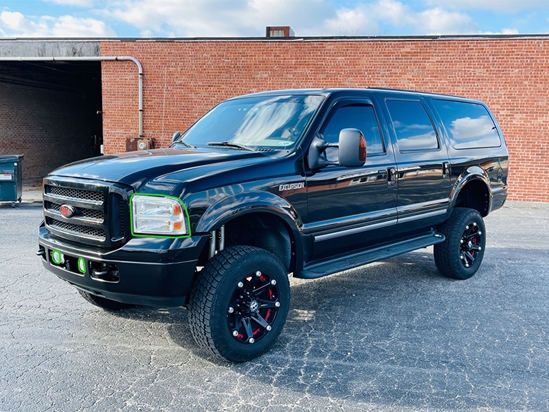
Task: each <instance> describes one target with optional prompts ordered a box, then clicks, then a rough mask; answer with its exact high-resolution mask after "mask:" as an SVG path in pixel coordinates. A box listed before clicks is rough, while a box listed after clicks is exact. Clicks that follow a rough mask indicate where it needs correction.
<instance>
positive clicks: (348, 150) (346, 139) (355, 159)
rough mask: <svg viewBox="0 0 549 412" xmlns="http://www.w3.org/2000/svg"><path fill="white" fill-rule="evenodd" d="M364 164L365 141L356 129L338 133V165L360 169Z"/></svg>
mask: <svg viewBox="0 0 549 412" xmlns="http://www.w3.org/2000/svg"><path fill="white" fill-rule="evenodd" d="M364 163H366V139H364V135H363V134H362V132H361V131H360V130H358V129H343V130H342V131H341V132H339V165H340V166H343V167H360V166H363V165H364Z"/></svg>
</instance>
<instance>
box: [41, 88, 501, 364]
mask: <svg viewBox="0 0 549 412" xmlns="http://www.w3.org/2000/svg"><path fill="white" fill-rule="evenodd" d="M507 170H508V153H507V148H506V146H505V141H504V139H503V135H502V133H501V130H500V128H499V126H498V124H497V122H496V120H495V119H494V116H493V115H492V114H491V112H490V110H489V109H488V108H487V107H486V105H485V104H484V103H482V102H479V101H474V100H468V99H463V98H459V97H452V96H445V95H436V94H428V93H417V92H409V91H400V90H386V89H364V90H355V89H322V90H284V91H274V92H265V93H258V94H252V95H247V96H242V97H237V98H234V99H230V100H227V101H225V102H222V103H220V104H219V105H218V106H216V107H214V108H213V109H212V110H211V111H210V112H208V113H207V114H206V115H204V116H203V117H202V118H201V119H200V120H198V121H197V122H196V123H195V124H194V125H193V126H192V127H191V128H189V129H188V130H187V131H186V132H185V133H183V134H180V133H176V134H175V135H174V139H173V144H172V146H171V147H170V148H167V149H158V150H150V151H139V152H130V153H124V154H120V155H116V156H103V157H97V158H93V159H89V160H85V161H81V162H78V163H73V164H70V165H67V166H64V167H62V168H60V169H57V170H55V171H53V172H52V173H51V174H49V175H48V176H47V177H46V178H45V179H44V194H43V197H44V216H45V220H44V223H43V224H42V225H41V227H40V230H39V251H38V253H39V255H41V256H42V262H43V264H44V266H45V267H46V268H47V269H48V270H50V271H51V272H53V273H55V274H56V275H57V276H58V277H60V278H61V279H63V280H66V281H67V282H69V283H70V284H72V285H74V286H76V288H77V289H78V291H79V292H80V294H81V295H82V296H83V297H84V298H85V299H86V300H88V301H89V302H91V303H93V304H95V305H97V306H100V307H102V308H104V309H107V310H118V309H122V308H126V307H129V306H134V305H156V306H160V305H161V306H186V307H187V308H188V309H189V310H190V315H189V319H190V326H191V331H192V333H193V335H194V338H195V340H196V342H197V343H198V344H199V345H200V346H202V347H205V348H208V349H209V350H211V351H212V352H213V353H214V354H216V355H217V356H219V357H222V358H225V359H227V360H230V361H234V362H240V361H246V360H249V359H252V358H254V357H257V356H259V355H261V354H262V353H264V352H265V351H267V350H268V348H269V347H270V346H271V345H272V344H273V342H274V341H275V340H276V338H277V337H278V335H279V334H280V333H281V331H282V328H283V325H284V323H285V321H286V317H287V314H288V309H289V304H290V287H289V282H288V274H289V273H291V274H292V275H293V276H294V277H298V278H306V279H313V278H318V277H321V276H325V275H329V274H332V273H335V272H338V271H342V270H345V269H350V268H354V267H357V266H360V265H364V264H367V263H369V262H373V261H376V260H379V259H385V258H387V257H390V256H395V255H398V254H401V253H406V252H409V251H411V250H414V249H418V248H424V247H427V246H430V245H434V260H435V264H436V266H437V268H438V269H439V271H440V272H441V273H442V274H443V275H444V276H447V277H450V278H454V279H466V278H469V277H471V276H473V275H474V274H475V273H476V271H477V270H478V268H479V266H480V263H481V261H482V257H483V255H484V247H485V242H486V232H485V228H484V223H483V217H484V216H486V215H488V214H489V213H490V212H492V211H493V210H496V209H498V208H500V207H501V206H502V205H503V203H504V202H505V199H506V196H507Z"/></svg>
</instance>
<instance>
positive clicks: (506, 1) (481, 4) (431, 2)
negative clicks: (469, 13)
mask: <svg viewBox="0 0 549 412" xmlns="http://www.w3.org/2000/svg"><path fill="white" fill-rule="evenodd" d="M423 2H424V4H425V5H426V6H434V7H440V6H441V3H443V4H444V7H445V8H448V9H452V10H491V11H494V12H497V13H515V12H517V11H521V10H534V11H536V10H538V11H539V10H547V9H549V2H548V1H547V0H444V2H441V1H440V0H423Z"/></svg>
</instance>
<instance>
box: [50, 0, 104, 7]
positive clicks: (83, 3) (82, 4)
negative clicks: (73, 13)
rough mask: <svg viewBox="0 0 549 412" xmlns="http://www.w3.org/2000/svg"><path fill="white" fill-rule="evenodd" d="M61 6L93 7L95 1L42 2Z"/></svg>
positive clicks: (59, 0)
mask: <svg viewBox="0 0 549 412" xmlns="http://www.w3.org/2000/svg"><path fill="white" fill-rule="evenodd" d="M42 1H45V2H46V3H53V4H57V5H59V6H76V7H92V6H93V5H94V3H95V0H42Z"/></svg>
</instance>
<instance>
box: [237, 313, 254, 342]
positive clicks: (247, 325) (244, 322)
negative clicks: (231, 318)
mask: <svg viewBox="0 0 549 412" xmlns="http://www.w3.org/2000/svg"><path fill="white" fill-rule="evenodd" d="M240 322H241V323H242V326H244V329H245V330H246V335H248V339H250V338H253V336H254V335H253V331H252V323H251V321H250V318H241V319H240ZM248 339H246V340H248Z"/></svg>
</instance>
